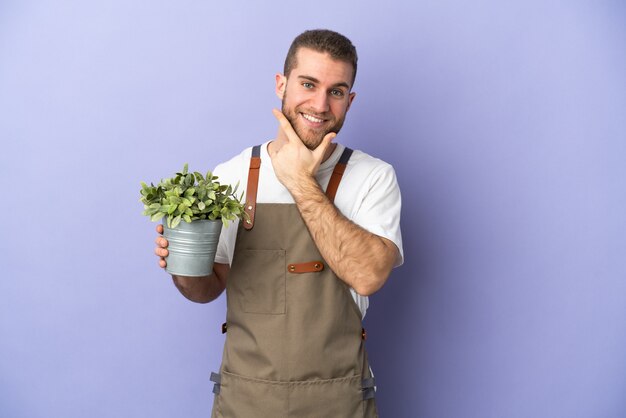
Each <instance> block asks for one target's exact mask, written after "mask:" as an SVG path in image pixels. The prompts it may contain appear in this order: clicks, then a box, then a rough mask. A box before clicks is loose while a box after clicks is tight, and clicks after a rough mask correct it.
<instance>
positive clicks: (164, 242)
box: [154, 237, 169, 248]
mask: <svg viewBox="0 0 626 418" xmlns="http://www.w3.org/2000/svg"><path fill="white" fill-rule="evenodd" d="M154 242H155V243H156V244H157V245H158V246H159V247H162V248H167V246H168V245H169V242H168V241H167V240H166V239H165V238H163V237H157V238H156V239H155V240H154Z"/></svg>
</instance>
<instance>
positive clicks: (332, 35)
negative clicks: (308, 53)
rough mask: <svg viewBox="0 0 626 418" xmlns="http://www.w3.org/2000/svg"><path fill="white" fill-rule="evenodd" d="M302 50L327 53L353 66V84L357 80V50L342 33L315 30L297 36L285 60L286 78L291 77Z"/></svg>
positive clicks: (284, 72)
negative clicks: (299, 51) (299, 52)
mask: <svg viewBox="0 0 626 418" xmlns="http://www.w3.org/2000/svg"><path fill="white" fill-rule="evenodd" d="M300 48H309V49H312V50H314V51H317V52H325V53H328V54H330V56H331V57H332V58H333V59H336V60H340V61H345V62H348V63H350V64H352V68H353V69H354V73H353V74H352V84H354V79H355V78H356V63H357V60H358V57H357V55H356V48H355V47H354V45H352V42H350V39H348V38H346V37H345V36H343V35H342V34H340V33H337V32H334V31H332V30H327V29H314V30H307V31H305V32H302V33H301V34H300V35H298V36H296V39H294V40H293V42H292V43H291V46H290V47H289V52H287V57H286V58H285V67H284V69H283V74H284V75H285V77H289V73H290V72H291V70H293V69H294V68H295V67H296V65H297V62H296V54H297V53H298V50H299V49H300Z"/></svg>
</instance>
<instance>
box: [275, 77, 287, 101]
mask: <svg viewBox="0 0 626 418" xmlns="http://www.w3.org/2000/svg"><path fill="white" fill-rule="evenodd" d="M285 88H287V77H285V76H284V75H282V74H280V73H278V74H276V96H278V98H279V99H280V100H283V96H284V95H285Z"/></svg>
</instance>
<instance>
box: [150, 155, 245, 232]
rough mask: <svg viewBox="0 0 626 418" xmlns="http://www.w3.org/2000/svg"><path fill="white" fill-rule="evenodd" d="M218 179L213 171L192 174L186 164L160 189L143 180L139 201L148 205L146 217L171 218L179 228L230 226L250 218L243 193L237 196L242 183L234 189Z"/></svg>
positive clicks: (172, 225)
mask: <svg viewBox="0 0 626 418" xmlns="http://www.w3.org/2000/svg"><path fill="white" fill-rule="evenodd" d="M216 179H217V176H214V175H213V174H212V173H211V172H210V171H208V172H207V173H206V175H205V176H203V175H202V174H201V173H199V172H197V171H195V172H193V173H189V172H188V165H187V164H185V166H184V168H183V171H182V172H180V173H176V176H174V177H172V178H168V179H165V180H161V181H160V182H159V184H157V185H156V186H155V185H154V184H152V183H150V186H148V185H147V184H146V183H144V182H143V181H142V182H141V198H140V199H139V200H140V201H141V202H142V203H143V204H144V209H145V210H144V212H143V214H144V215H146V216H149V217H150V220H152V221H153V222H157V221H159V220H161V219H162V218H163V217H164V216H167V226H168V227H169V228H176V226H178V224H179V223H180V222H181V221H182V220H184V221H185V222H191V221H193V220H196V219H211V220H215V219H221V220H222V222H223V223H224V225H228V221H233V220H235V219H237V218H239V219H242V218H244V217H246V215H247V214H246V213H245V212H244V208H243V204H242V203H241V198H242V197H243V192H242V193H241V196H240V197H239V198H237V196H235V193H236V192H237V188H238V186H239V183H237V185H235V187H234V188H233V187H232V186H230V185H222V184H220V183H219V182H217V181H215V180H216Z"/></svg>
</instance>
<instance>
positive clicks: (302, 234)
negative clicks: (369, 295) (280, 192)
mask: <svg viewBox="0 0 626 418" xmlns="http://www.w3.org/2000/svg"><path fill="white" fill-rule="evenodd" d="M350 153H351V150H349V149H348V148H346V151H344V155H342V158H341V160H340V162H339V163H338V164H337V166H336V167H335V170H334V172H333V175H332V176H331V181H330V183H329V187H328V189H327V195H329V198H331V201H332V200H333V198H334V193H335V192H336V190H337V187H338V185H339V181H340V179H341V174H343V169H345V164H346V163H347V160H348V158H349V157H350ZM259 155H260V147H259V146H257V147H254V148H253V156H252V159H251V164H250V167H251V168H250V175H249V180H248V190H247V193H246V196H247V199H248V201H247V202H246V210H247V211H248V212H249V214H250V212H251V214H252V216H250V222H249V223H247V224H246V223H244V222H240V225H239V230H238V232H237V242H236V244H235V254H234V257H233V262H232V266H231V269H230V273H229V275H228V279H227V281H226V297H227V314H226V324H225V325H224V326H223V331H224V332H225V331H226V330H227V331H228V332H227V334H226V343H225V345H224V355H223V359H222V366H221V368H220V373H219V374H215V373H213V374H212V376H211V380H213V381H214V382H215V385H214V390H213V391H214V393H215V402H214V404H213V413H212V417H214V418H222V417H223V418H264V417H267V418H282V417H285V418H287V417H324V418H329V417H337V418H352V417H367V418H371V417H376V416H378V415H377V412H376V405H375V401H374V379H373V378H372V376H371V373H370V369H369V364H368V361H367V354H366V351H365V346H364V339H365V332H364V330H363V328H362V325H361V312H360V310H359V307H358V306H357V304H356V303H355V301H354V299H353V298H352V295H351V293H350V290H349V288H348V286H347V285H346V284H345V283H344V282H343V281H342V280H341V279H339V278H338V277H337V276H336V275H335V274H334V273H333V271H332V270H331V269H330V268H329V267H328V266H327V265H326V263H325V261H324V259H323V258H322V256H321V255H320V253H319V251H318V249H317V247H316V246H315V243H314V241H313V239H312V238H311V235H310V233H309V231H308V229H307V228H306V225H305V223H304V221H303V220H302V217H301V216H300V213H299V212H298V209H297V207H296V205H295V204H258V205H257V204H256V187H257V185H258V172H259V167H260V158H259ZM254 171H256V173H255V172H254Z"/></svg>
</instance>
